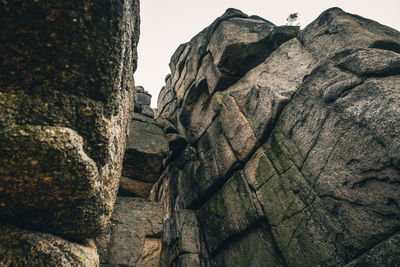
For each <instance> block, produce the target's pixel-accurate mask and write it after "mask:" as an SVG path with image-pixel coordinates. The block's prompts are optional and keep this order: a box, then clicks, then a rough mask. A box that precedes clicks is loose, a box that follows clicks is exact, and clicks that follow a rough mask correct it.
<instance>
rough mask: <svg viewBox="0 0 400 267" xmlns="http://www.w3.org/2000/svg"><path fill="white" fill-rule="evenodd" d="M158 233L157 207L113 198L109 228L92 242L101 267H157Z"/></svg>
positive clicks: (160, 226)
mask: <svg viewBox="0 0 400 267" xmlns="http://www.w3.org/2000/svg"><path fill="white" fill-rule="evenodd" d="M162 231H163V209H162V205H161V203H155V202H149V201H147V200H145V199H143V198H133V197H117V201H116V204H115V207H114V212H113V216H112V218H111V220H110V222H109V225H108V227H107V229H106V231H105V233H103V234H102V235H100V236H99V237H98V238H97V239H96V244H97V247H98V250H99V254H100V261H101V263H102V264H104V265H109V266H143V267H145V266H160V265H159V264H160V254H161V235H162Z"/></svg>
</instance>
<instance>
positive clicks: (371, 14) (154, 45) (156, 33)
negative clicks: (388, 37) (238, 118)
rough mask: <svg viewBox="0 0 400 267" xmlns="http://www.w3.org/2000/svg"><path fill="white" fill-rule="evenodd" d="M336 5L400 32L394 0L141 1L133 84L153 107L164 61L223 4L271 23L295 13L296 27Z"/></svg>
mask: <svg viewBox="0 0 400 267" xmlns="http://www.w3.org/2000/svg"><path fill="white" fill-rule="evenodd" d="M335 6H336V7H340V8H341V9H343V10H344V11H346V12H349V13H355V14H358V15H360V16H363V17H366V18H370V19H373V20H376V21H378V22H379V23H382V24H385V25H388V26H390V27H392V28H395V29H397V30H399V31H400V0H363V1H360V0H336V1H335V0H319V1H316V0H300V1H293V0H277V1H268V0H229V1H228V0H202V1H199V0H197V1H194V0H141V10H140V13H141V33H140V40H139V48H138V54H139V62H138V69H137V71H136V74H135V79H136V85H142V86H143V87H144V88H145V90H147V91H148V92H149V93H150V94H151V95H152V96H153V97H152V107H156V105H157V104H156V103H157V97H158V93H159V91H160V89H161V87H162V86H163V85H164V78H165V76H166V75H167V74H168V73H170V70H169V67H168V64H169V61H170V58H171V56H172V54H173V53H174V52H175V50H176V48H177V47H178V46H179V45H180V44H181V43H185V42H187V41H189V40H190V39H191V38H192V37H193V36H194V35H196V34H197V33H198V32H200V31H201V30H202V29H204V28H205V27H207V26H208V25H209V24H211V22H213V21H214V19H216V18H217V17H219V16H220V15H222V14H223V13H224V12H225V10H226V9H227V8H230V7H233V8H237V9H240V10H241V11H243V12H244V13H246V14H247V15H259V16H261V17H263V18H265V19H267V20H269V21H271V22H272V23H274V24H276V25H284V24H286V18H287V16H288V15H289V14H290V13H294V12H298V13H299V15H300V17H299V20H298V21H299V22H300V25H301V28H304V27H305V26H307V24H309V23H310V22H311V21H313V20H314V19H316V18H317V17H318V15H319V14H320V13H322V12H323V11H324V10H326V9H328V8H330V7H335Z"/></svg>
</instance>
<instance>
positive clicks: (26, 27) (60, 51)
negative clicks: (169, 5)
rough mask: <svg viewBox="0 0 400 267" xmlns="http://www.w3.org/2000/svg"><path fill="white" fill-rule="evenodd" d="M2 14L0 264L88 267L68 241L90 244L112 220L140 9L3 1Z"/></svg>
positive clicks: (86, 251)
mask: <svg viewBox="0 0 400 267" xmlns="http://www.w3.org/2000/svg"><path fill="white" fill-rule="evenodd" d="M0 9H1V10H2V15H1V19H0V20H1V22H2V23H1V24H2V25H3V27H2V28H1V29H0V54H1V56H0V61H1V65H2V68H1V70H0V90H1V93H0V147H1V153H0V175H1V176H0V220H1V221H2V222H3V223H5V224H7V225H15V226H17V227H14V226H2V230H1V231H2V234H1V236H2V238H1V241H0V243H1V244H0V247H1V250H2V253H1V255H2V256H3V255H7V256H6V257H5V258H4V257H2V258H1V264H3V263H4V264H7V263H9V262H12V261H13V260H17V258H18V261H16V262H15V264H16V265H25V264H24V263H26V262H32V264H34V265H35V264H36V265H40V266H45V265H46V266H50V265H65V266H71V265H72V266H82V265H85V266H95V265H97V263H98V258H97V259H96V257H95V256H94V255H95V254H96V252H95V249H94V248H92V247H88V246H84V245H82V244H78V243H72V242H69V241H76V242H79V243H82V242H83V241H82V240H85V239H87V238H94V237H96V236H97V235H98V234H99V233H100V232H101V231H102V230H104V228H105V227H106V225H107V222H108V220H109V218H110V216H111V213H112V209H113V205H114V201H115V197H116V193H117V189H118V183H119V178H120V174H121V168H122V160H123V156H124V151H125V146H126V134H127V130H128V123H129V121H130V117H131V113H132V110H133V91H134V81H133V73H134V71H135V70H136V61H137V55H136V45H137V42H138V39H139V38H138V37H139V36H138V35H139V1H124V0H120V1H101V3H100V2H99V1H90V0H87V1H46V0H45V1H29V2H25V1H23V2H20V1H2V2H1V3H0ZM20 228H22V229H25V230H22V229H20ZM27 230H30V231H32V232H28V231H27ZM38 232H45V233H51V234H54V235H56V236H59V237H56V236H53V235H50V234H44V233H43V234H42V233H38ZM3 233H6V235H5V236H3ZM60 237H63V238H65V239H66V240H64V239H61V238H60ZM14 238H16V239H18V238H21V241H20V243H24V245H23V246H20V247H18V244H19V243H18V242H19V241H18V242H17V241H15V240H12V239H14ZM10 240H12V241H10ZM67 240H69V241H67ZM13 257H15V258H13ZM19 259H20V261H19ZM57 261H59V264H56V262H57Z"/></svg>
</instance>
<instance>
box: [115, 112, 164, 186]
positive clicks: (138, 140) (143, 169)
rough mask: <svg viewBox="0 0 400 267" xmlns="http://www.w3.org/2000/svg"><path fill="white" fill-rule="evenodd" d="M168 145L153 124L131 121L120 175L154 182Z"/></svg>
mask: <svg viewBox="0 0 400 267" xmlns="http://www.w3.org/2000/svg"><path fill="white" fill-rule="evenodd" d="M168 151H169V145H168V142H167V140H166V139H165V135H164V132H163V130H162V129H161V128H160V127H159V126H157V125H156V124H155V122H154V121H153V123H149V122H143V121H137V120H132V122H131V126H130V134H129V136H128V140H127V149H126V151H125V158H124V168H123V170H122V175H123V176H125V177H128V178H131V179H135V180H138V181H143V182H153V183H154V182H156V181H157V179H158V177H159V175H160V172H161V168H162V161H163V158H164V157H165V156H167V155H168Z"/></svg>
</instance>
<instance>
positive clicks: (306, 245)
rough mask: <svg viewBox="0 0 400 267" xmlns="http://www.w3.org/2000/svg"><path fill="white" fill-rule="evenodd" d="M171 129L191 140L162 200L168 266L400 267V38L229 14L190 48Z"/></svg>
mask: <svg viewBox="0 0 400 267" xmlns="http://www.w3.org/2000/svg"><path fill="white" fill-rule="evenodd" d="M170 69H171V74H170V75H168V76H167V78H166V85H165V87H163V88H162V90H161V92H160V95H159V98H158V112H157V117H158V118H162V119H166V120H168V121H170V122H171V123H172V124H173V125H174V126H175V127H176V129H178V131H179V133H180V134H181V135H183V136H185V137H186V138H187V140H188V143H187V145H186V146H183V147H182V148H181V149H180V152H178V153H176V155H175V157H174V158H172V159H171V160H169V161H167V162H166V165H165V169H164V171H163V173H162V175H161V177H160V179H159V181H158V182H157V183H156V184H155V186H154V187H153V190H152V193H151V195H150V198H151V199H153V200H158V201H161V202H162V203H163V204H164V209H165V216H164V232H163V249H162V264H163V265H165V266H343V265H348V266H365V265H366V266H385V265H390V263H396V262H400V248H399V247H398V246H397V245H398V243H399V240H400V233H399V230H400V208H399V203H400V194H399V193H398V192H399V190H400V188H399V185H400V165H399V164H400V152H399V151H400V135H399V133H400V120H399V117H400V105H399V103H400V93H399V92H400V83H399V82H400V33H399V32H397V31H396V30H393V29H391V28H389V27H386V26H384V25H381V24H379V23H377V22H374V21H371V20H368V19H365V18H362V17H359V16H356V15H351V14H348V13H346V12H343V11H342V10H340V9H338V8H332V9H329V10H327V11H325V12H323V13H322V14H321V15H320V16H319V17H318V18H317V19H316V20H315V21H314V22H312V23H311V24H310V25H308V26H307V27H306V28H305V29H304V30H301V31H299V28H297V27H289V26H283V27H277V26H275V25H273V24H272V23H270V22H268V21H266V20H264V19H261V18H259V17H257V16H252V17H249V16H247V15H245V14H243V13H242V12H240V11H238V10H233V9H229V10H227V11H226V13H225V14H224V15H222V16H221V17H220V18H218V19H217V20H216V21H215V22H214V23H212V24H211V25H210V26H209V27H207V28H206V29H204V30H203V31H202V32H200V33H199V34H198V35H196V36H195V37H193V38H192V40H190V42H188V43H185V44H182V45H181V46H179V47H178V49H177V50H176V52H175V54H174V55H173V56H172V58H171V63H170Z"/></svg>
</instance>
